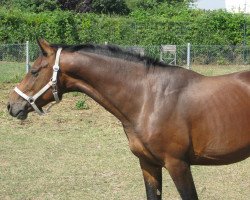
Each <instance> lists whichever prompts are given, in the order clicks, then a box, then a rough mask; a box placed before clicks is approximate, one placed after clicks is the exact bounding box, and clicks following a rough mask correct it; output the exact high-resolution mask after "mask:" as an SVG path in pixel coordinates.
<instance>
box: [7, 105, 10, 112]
mask: <svg viewBox="0 0 250 200" xmlns="http://www.w3.org/2000/svg"><path fill="white" fill-rule="evenodd" d="M7 110H8V111H9V112H10V103H8V104H7Z"/></svg>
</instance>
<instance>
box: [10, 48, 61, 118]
mask: <svg viewBox="0 0 250 200" xmlns="http://www.w3.org/2000/svg"><path fill="white" fill-rule="evenodd" d="M61 51H62V48H59V49H58V50H57V52H56V60H55V64H54V66H53V75H52V78H51V80H50V82H48V83H47V85H45V86H44V87H43V88H42V89H41V90H39V91H38V92H37V93H36V94H35V95H33V96H28V95H26V94H24V93H23V92H22V91H21V90H19V89H18V87H15V89H14V91H15V92H16V93H17V94H19V95H20V96H21V97H23V98H24V99H25V100H26V101H28V102H29V104H30V105H31V106H32V107H33V108H34V110H35V111H36V112H37V113H38V114H39V115H43V114H45V112H44V111H43V109H42V110H40V109H39V108H38V107H37V105H36V104H35V101H36V100H37V99H38V98H39V97H40V96H41V95H42V94H43V93H44V92H46V91H47V90H48V89H49V88H50V87H52V93H53V96H54V98H55V101H56V102H55V103H59V102H60V99H59V97H58V91H57V86H56V84H57V74H58V71H59V69H60V66H59V58H60V54H61ZM50 107H51V106H50Z"/></svg>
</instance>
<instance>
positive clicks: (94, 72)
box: [62, 53, 146, 123]
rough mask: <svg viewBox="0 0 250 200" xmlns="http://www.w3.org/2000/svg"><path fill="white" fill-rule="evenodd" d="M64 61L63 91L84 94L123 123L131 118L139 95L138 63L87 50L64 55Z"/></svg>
mask: <svg viewBox="0 0 250 200" xmlns="http://www.w3.org/2000/svg"><path fill="white" fill-rule="evenodd" d="M62 62H63V61H62ZM65 62H67V63H65V65H64V66H65V67H64V68H67V69H66V70H65V69H64V71H66V80H65V81H64V82H65V88H66V92H68V91H80V92H83V93H85V94H87V95H88V96H90V97H91V98H93V99H94V100H95V101H96V102H98V103H99V104H101V105H102V106H103V107H104V108H105V109H106V110H108V111H109V112H111V113H112V114H113V115H115V116H116V117H117V118H118V119H119V120H120V121H122V122H123V123H126V122H129V121H131V120H133V117H135V113H137V112H138V109H140V104H141V102H142V98H143V97H142V95H141V92H142V83H143V81H142V79H143V77H144V74H145V71H146V69H145V68H144V67H142V66H140V65H142V64H140V63H133V64H132V63H131V62H128V61H125V60H122V59H118V58H110V57H106V56H100V55H94V54H87V53H86V54H77V56H74V57H71V58H70V57H68V58H67V56H65ZM66 66H67V67H66Z"/></svg>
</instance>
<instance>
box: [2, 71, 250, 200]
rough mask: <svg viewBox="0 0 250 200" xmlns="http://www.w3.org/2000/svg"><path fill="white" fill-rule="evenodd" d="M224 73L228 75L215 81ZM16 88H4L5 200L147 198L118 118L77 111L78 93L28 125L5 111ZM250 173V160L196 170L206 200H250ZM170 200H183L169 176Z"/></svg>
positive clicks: (92, 107) (92, 108)
mask: <svg viewBox="0 0 250 200" xmlns="http://www.w3.org/2000/svg"><path fill="white" fill-rule="evenodd" d="M197 70H200V71H202V70H204V68H197ZM214 70H215V71H216V70H218V68H216V69H214ZM222 71H223V73H224V72H225V71H227V69H225V68H222V69H220V70H219V72H218V71H216V72H214V74H218V73H221V72H222ZM203 73H204V72H203ZM206 73H207V72H206ZM14 85H15V84H3V83H0V90H1V92H0V199H1V200H23V199H36V200H40V199H41V200H44V199H46V200H47V199H51V200H59V199H60V200H61V199H63V200H64V199H65V200H68V199H70V200H79V199H83V200H92V199H93V200H99V199H100V200H104V199H105V200H106V199H109V200H142V199H146V197H145V190H144V183H143V178H142V174H141V171H140V167H139V163H138V159H137V158H136V157H135V156H134V155H133V154H132V153H131V152H130V150H129V147H128V141H127V138H126V136H125V134H124V133H123V130H122V127H121V125H120V123H119V122H118V121H117V120H116V119H115V118H114V117H113V116H112V115H111V114H109V113H108V112H107V111H105V110H104V109H103V108H101V107H100V106H98V105H97V104H96V103H95V102H93V100H91V99H89V98H86V103H87V105H89V109H88V110H78V109H77V107H76V102H78V101H81V100H82V99H83V96H82V94H79V93H71V94H68V95H66V96H65V97H64V100H63V101H62V102H61V103H60V104H59V105H57V106H55V107H53V108H52V109H51V112H50V113H49V114H48V115H46V116H43V117H40V116H38V115H37V114H35V113H31V114H30V115H29V118H28V119H27V120H26V121H18V120H17V119H14V118H12V117H10V116H9V114H8V113H7V111H6V102H7V99H8V94H9V92H10V91H11V90H12V89H13V87H14ZM84 98H85V97H84ZM249 167H250V160H249V159H248V160H245V161H242V162H240V163H236V164H233V165H227V166H217V167H202V166H194V167H192V171H193V175H194V180H195V184H196V188H197V192H198V194H199V197H200V199H206V200H212V199H237V200H248V199H250V192H249V188H250V171H249V170H250V168H249ZM163 199H179V195H178V193H177V191H176V189H175V186H174V184H173V182H172V180H171V179H170V177H169V175H168V173H167V171H166V170H165V171H164V176H163Z"/></svg>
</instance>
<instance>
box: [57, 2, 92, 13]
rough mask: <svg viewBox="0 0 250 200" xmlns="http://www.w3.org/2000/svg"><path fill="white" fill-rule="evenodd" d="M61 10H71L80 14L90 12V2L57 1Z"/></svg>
mask: <svg viewBox="0 0 250 200" xmlns="http://www.w3.org/2000/svg"><path fill="white" fill-rule="evenodd" d="M58 3H59V4H60V8H61V9H62V10H73V11H76V12H80V13H85V12H91V11H92V5H91V4H92V0H58Z"/></svg>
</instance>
